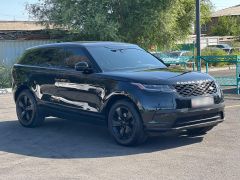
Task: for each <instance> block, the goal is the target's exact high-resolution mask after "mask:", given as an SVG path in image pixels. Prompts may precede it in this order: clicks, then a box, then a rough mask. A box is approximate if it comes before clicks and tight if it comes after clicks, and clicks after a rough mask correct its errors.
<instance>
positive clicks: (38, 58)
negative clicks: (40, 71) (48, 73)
mask: <svg viewBox="0 0 240 180" xmlns="http://www.w3.org/2000/svg"><path fill="white" fill-rule="evenodd" d="M64 57H65V52H64V49H63V48H42V49H33V50H29V51H28V52H27V53H26V54H25V55H24V56H23V58H22V59H21V60H20V63H21V64H28V65H38V66H47V67H48V66H53V67H62V66H63V65H62V61H63V58H64Z"/></svg>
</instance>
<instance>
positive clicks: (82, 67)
mask: <svg viewBox="0 0 240 180" xmlns="http://www.w3.org/2000/svg"><path fill="white" fill-rule="evenodd" d="M75 70H76V71H82V72H83V73H86V74H89V73H92V72H93V69H92V68H91V67H90V66H89V64H88V63H87V62H86V61H83V62H78V63H76V64H75Z"/></svg>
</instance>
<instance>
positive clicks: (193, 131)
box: [187, 126, 214, 136]
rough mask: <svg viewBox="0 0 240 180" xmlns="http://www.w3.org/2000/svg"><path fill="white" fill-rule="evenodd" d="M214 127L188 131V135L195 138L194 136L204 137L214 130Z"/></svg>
mask: <svg viewBox="0 0 240 180" xmlns="http://www.w3.org/2000/svg"><path fill="white" fill-rule="evenodd" d="M213 127H214V126H209V127H201V128H196V129H188V130H187V134H188V135H191V136H194V135H204V134H206V133H207V132H208V131H210V130H211V129H213Z"/></svg>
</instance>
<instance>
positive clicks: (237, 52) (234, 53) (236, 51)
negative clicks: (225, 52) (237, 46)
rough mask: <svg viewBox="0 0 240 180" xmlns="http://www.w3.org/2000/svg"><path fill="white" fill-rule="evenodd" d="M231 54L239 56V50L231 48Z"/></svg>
mask: <svg viewBox="0 0 240 180" xmlns="http://www.w3.org/2000/svg"><path fill="white" fill-rule="evenodd" d="M231 55H235V56H240V50H233V52H232V54H231Z"/></svg>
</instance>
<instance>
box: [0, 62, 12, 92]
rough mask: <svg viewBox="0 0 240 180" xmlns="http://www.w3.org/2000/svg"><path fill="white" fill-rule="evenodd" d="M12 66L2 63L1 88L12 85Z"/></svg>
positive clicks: (0, 66)
mask: <svg viewBox="0 0 240 180" xmlns="http://www.w3.org/2000/svg"><path fill="white" fill-rule="evenodd" d="M11 82H12V79H11V68H10V67H6V66H3V65H0V89H1V88H10V87H11Z"/></svg>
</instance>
